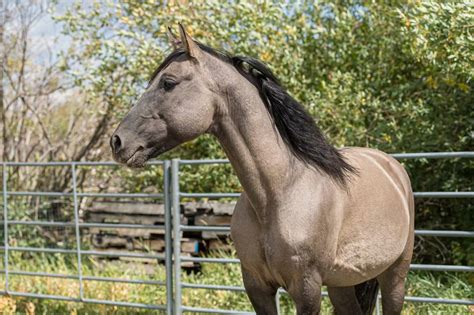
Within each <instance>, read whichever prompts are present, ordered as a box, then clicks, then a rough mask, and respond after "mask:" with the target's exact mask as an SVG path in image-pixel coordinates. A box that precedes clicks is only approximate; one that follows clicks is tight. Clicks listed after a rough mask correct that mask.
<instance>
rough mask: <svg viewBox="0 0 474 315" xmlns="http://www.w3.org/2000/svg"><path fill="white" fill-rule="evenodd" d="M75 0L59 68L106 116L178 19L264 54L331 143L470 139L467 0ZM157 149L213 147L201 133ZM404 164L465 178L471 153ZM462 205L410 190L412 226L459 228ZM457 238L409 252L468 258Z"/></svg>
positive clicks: (411, 147) (209, 40)
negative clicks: (69, 43)
mask: <svg viewBox="0 0 474 315" xmlns="http://www.w3.org/2000/svg"><path fill="white" fill-rule="evenodd" d="M81 3H82V2H79V1H78V2H76V4H74V5H73V6H71V8H70V9H69V10H68V11H67V12H66V13H65V14H63V15H62V16H58V17H57V20H58V22H60V23H61V25H63V26H64V32H65V34H67V35H69V36H71V37H72V38H73V42H74V43H77V45H76V46H75V47H74V48H73V49H71V50H70V51H69V52H68V53H67V55H66V56H65V59H64V60H65V61H64V70H65V71H67V72H68V73H69V74H70V75H71V76H72V77H73V78H74V80H75V82H76V83H77V84H78V85H79V86H81V87H82V89H84V91H86V92H87V93H88V94H90V95H106V97H107V98H108V99H109V101H110V102H112V103H113V104H114V109H113V110H114V112H115V114H116V116H115V120H116V121H118V120H119V119H120V118H122V117H123V115H124V114H125V113H126V112H127V110H128V107H129V104H131V103H133V102H134V100H135V99H136V98H137V96H138V95H140V93H141V92H143V90H144V87H145V86H146V82H147V79H148V78H149V76H150V74H151V73H152V72H153V70H154V69H155V68H156V67H157V66H158V65H159V63H160V62H161V60H163V57H164V56H165V55H166V54H167V53H169V52H170V47H169V45H168V42H167V38H166V33H165V29H166V27H167V26H168V25H170V26H176V25H177V23H178V22H182V23H183V24H184V25H186V27H187V28H188V29H189V30H190V32H191V34H192V35H193V36H194V38H196V39H197V40H199V41H202V42H204V43H206V44H209V45H211V46H213V47H216V48H222V49H226V50H229V51H230V52H232V53H235V54H243V55H250V56H254V57H258V58H260V59H262V60H263V61H265V62H267V63H268V64H269V65H270V67H271V68H272V69H273V70H274V72H275V73H276V74H277V76H278V77H279V78H280V79H281V81H282V82H283V83H284V85H285V86H286V87H287V88H288V90H289V91H290V92H291V94H292V95H294V96H295V97H296V98H297V99H298V100H299V101H301V102H302V103H303V104H304V105H305V106H306V107H307V109H308V110H309V111H310V113H311V114H312V115H314V117H315V119H316V120H317V121H318V125H319V126H320V127H321V128H322V129H323V130H324V131H325V132H326V134H327V135H328V137H329V138H330V139H331V140H332V142H333V143H334V144H335V145H338V146H342V145H346V146H369V147H375V148H379V149H381V150H384V151H386V152H389V153H393V152H421V151H425V152H426V151H466V150H470V149H472V135H473V133H474V132H473V130H472V126H473V125H474V124H473V123H474V116H473V111H472V101H473V93H472V89H473V86H472V82H471V80H472V76H473V74H474V70H473V67H472V50H473V48H474V45H473V37H472V34H471V33H472V20H473V17H474V7H473V6H472V5H470V4H469V3H468V2H467V1H447V2H439V1H415V0H411V1H410V0H406V1H396V2H395V3H393V2H392V1H370V2H365V1H332V2H330V3H328V2H322V1H321V2H319V1H318V2H312V1H303V2H292V1H285V2H279V1H237V2H235V3H233V2H224V1H199V2H192V3H191V2H189V3H188V4H187V5H186V4H181V3H179V2H164V3H163V2H156V1H120V2H116V1H107V2H105V3H104V2H102V1H100V2H99V1H98V2H94V4H87V5H83V4H81ZM163 157H164V158H169V157H180V158H185V159H186V158H222V157H224V154H223V152H222V150H221V148H220V147H219V145H218V144H217V143H216V141H215V140H214V139H212V138H210V137H209V136H204V137H200V138H199V139H197V140H195V141H193V142H191V143H189V144H186V145H183V146H181V147H180V148H178V149H176V150H174V151H173V152H171V153H168V154H166V155H164V156H163ZM406 167H407V168H408V170H409V172H410V175H411V178H412V182H413V188H414V190H416V191H430V190H432V191H441V190H444V191H449V190H451V191H452V190H460V191H461V190H471V189H472V187H471V178H472V176H471V175H472V172H470V170H472V169H473V163H472V162H460V161H452V160H451V161H447V160H445V161H436V162H430V163H426V161H418V162H407V163H406ZM185 171H186V175H185V176H183V177H182V178H183V182H182V187H181V189H182V190H183V191H195V192H198V191H237V190H239V189H240V188H239V185H238V183H237V181H236V179H235V177H234V175H232V172H231V171H230V170H229V169H226V168H221V169H219V170H216V168H211V167H202V168H201V171H199V172H197V171H196V168H191V167H189V168H186V169H185ZM126 172H128V171H126ZM136 174H137V173H129V176H126V184H125V186H127V187H133V188H134V189H135V190H143V189H146V187H147V185H152V184H153V183H154V179H153V178H154V177H155V176H156V175H159V174H158V173H157V172H156V171H146V174H144V175H143V176H135V175H136ZM470 211H472V205H471V203H470V202H468V201H453V200H448V201H445V200H423V201H419V202H418V203H417V226H418V227H419V228H437V229H454V228H457V229H470V228H472V217H470V215H469V213H470ZM443 242H445V241H443ZM446 242H447V241H446ZM440 243H441V241H440ZM441 244H442V243H441ZM468 246H471V249H472V244H470V243H467V242H466V241H460V242H458V243H453V244H448V243H445V244H444V245H442V246H438V247H436V248H434V249H432V250H430V251H429V255H426V251H425V252H424V255H425V256H424V257H421V256H420V255H418V256H417V257H418V258H417V259H420V260H423V259H426V258H427V259H428V260H430V259H437V258H440V253H441V256H443V257H442V258H443V261H444V262H446V263H468V262H469V261H470V262H472V258H469V257H468V256H467V255H466V252H468V251H466V249H467V247H468ZM449 252H452V253H453V255H448V256H449V257H445V254H446V253H449Z"/></svg>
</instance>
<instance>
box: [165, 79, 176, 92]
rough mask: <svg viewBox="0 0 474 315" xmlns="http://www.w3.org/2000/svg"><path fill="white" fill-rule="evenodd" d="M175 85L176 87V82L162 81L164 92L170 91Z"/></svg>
mask: <svg viewBox="0 0 474 315" xmlns="http://www.w3.org/2000/svg"><path fill="white" fill-rule="evenodd" d="M176 85H178V82H176V81H174V80H171V79H164V80H163V88H164V89H165V91H171V90H172V89H173V88H174V87H175V86H176Z"/></svg>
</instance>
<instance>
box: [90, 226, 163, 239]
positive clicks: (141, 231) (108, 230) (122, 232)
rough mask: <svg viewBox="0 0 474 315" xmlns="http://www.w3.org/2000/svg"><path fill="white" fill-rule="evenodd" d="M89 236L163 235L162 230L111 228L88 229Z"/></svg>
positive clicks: (148, 236)
mask: <svg viewBox="0 0 474 315" xmlns="http://www.w3.org/2000/svg"><path fill="white" fill-rule="evenodd" d="M89 231H90V233H91V234H108V235H117V236H122V237H143V238H147V239H149V238H153V236H154V235H164V234H165V231H164V230H159V229H115V228H114V229H112V228H90V229H89Z"/></svg>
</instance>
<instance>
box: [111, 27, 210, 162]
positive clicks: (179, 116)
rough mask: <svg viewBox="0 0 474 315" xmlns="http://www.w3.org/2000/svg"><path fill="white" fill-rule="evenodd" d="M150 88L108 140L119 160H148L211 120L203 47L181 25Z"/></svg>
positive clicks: (190, 136)
mask: <svg viewBox="0 0 474 315" xmlns="http://www.w3.org/2000/svg"><path fill="white" fill-rule="evenodd" d="M169 34H170V36H171V40H172V43H173V46H174V47H175V50H174V52H173V53H172V54H171V55H170V56H168V57H167V58H166V59H165V61H164V62H163V63H162V65H161V66H160V67H159V68H158V69H157V71H156V72H155V74H154V76H153V78H152V80H151V81H150V84H149V87H148V88H147V89H146V91H145V92H144V94H143V95H142V96H141V98H140V99H139V101H138V103H137V104H136V105H135V106H134V107H133V108H132V109H131V110H130V112H129V113H128V114H127V115H126V116H125V118H124V119H123V121H122V122H121V123H120V125H119V126H118V127H117V129H116V130H115V132H114V133H113V135H112V137H111V139H110V146H111V148H112V153H113V156H114V158H115V160H117V161H118V162H120V163H125V164H127V165H128V166H131V167H141V166H143V165H144V164H145V162H146V161H147V160H148V159H151V158H153V157H156V156H158V155H159V154H161V153H163V152H165V151H168V150H170V149H171V148H173V147H175V146H177V145H179V144H181V143H184V142H186V141H189V140H192V139H194V138H196V137H197V136H199V135H201V134H203V133H205V132H206V131H207V130H209V128H210V127H211V125H212V122H213V117H214V113H215V108H216V105H215V104H216V102H217V100H218V95H217V94H216V93H215V90H216V88H215V83H214V80H213V79H212V77H211V75H210V73H209V71H208V70H207V69H206V67H205V66H204V64H205V63H206V58H208V56H205V54H204V52H203V51H202V50H201V48H200V47H199V46H198V44H197V43H195V42H194V41H193V40H192V38H191V37H190V36H189V35H188V34H187V33H186V31H185V29H184V28H183V26H181V25H180V38H179V39H178V38H177V37H174V35H173V34H172V33H171V31H170V33H169Z"/></svg>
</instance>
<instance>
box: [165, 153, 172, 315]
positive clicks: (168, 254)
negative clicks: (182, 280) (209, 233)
mask: <svg viewBox="0 0 474 315" xmlns="http://www.w3.org/2000/svg"><path fill="white" fill-rule="evenodd" d="M170 167H171V163H170V161H169V160H166V161H164V163H163V203H164V206H165V270H166V314H168V315H172V314H173V304H174V301H173V241H172V237H171V233H172V230H171V202H170V197H171V195H170V193H171V192H170Z"/></svg>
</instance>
